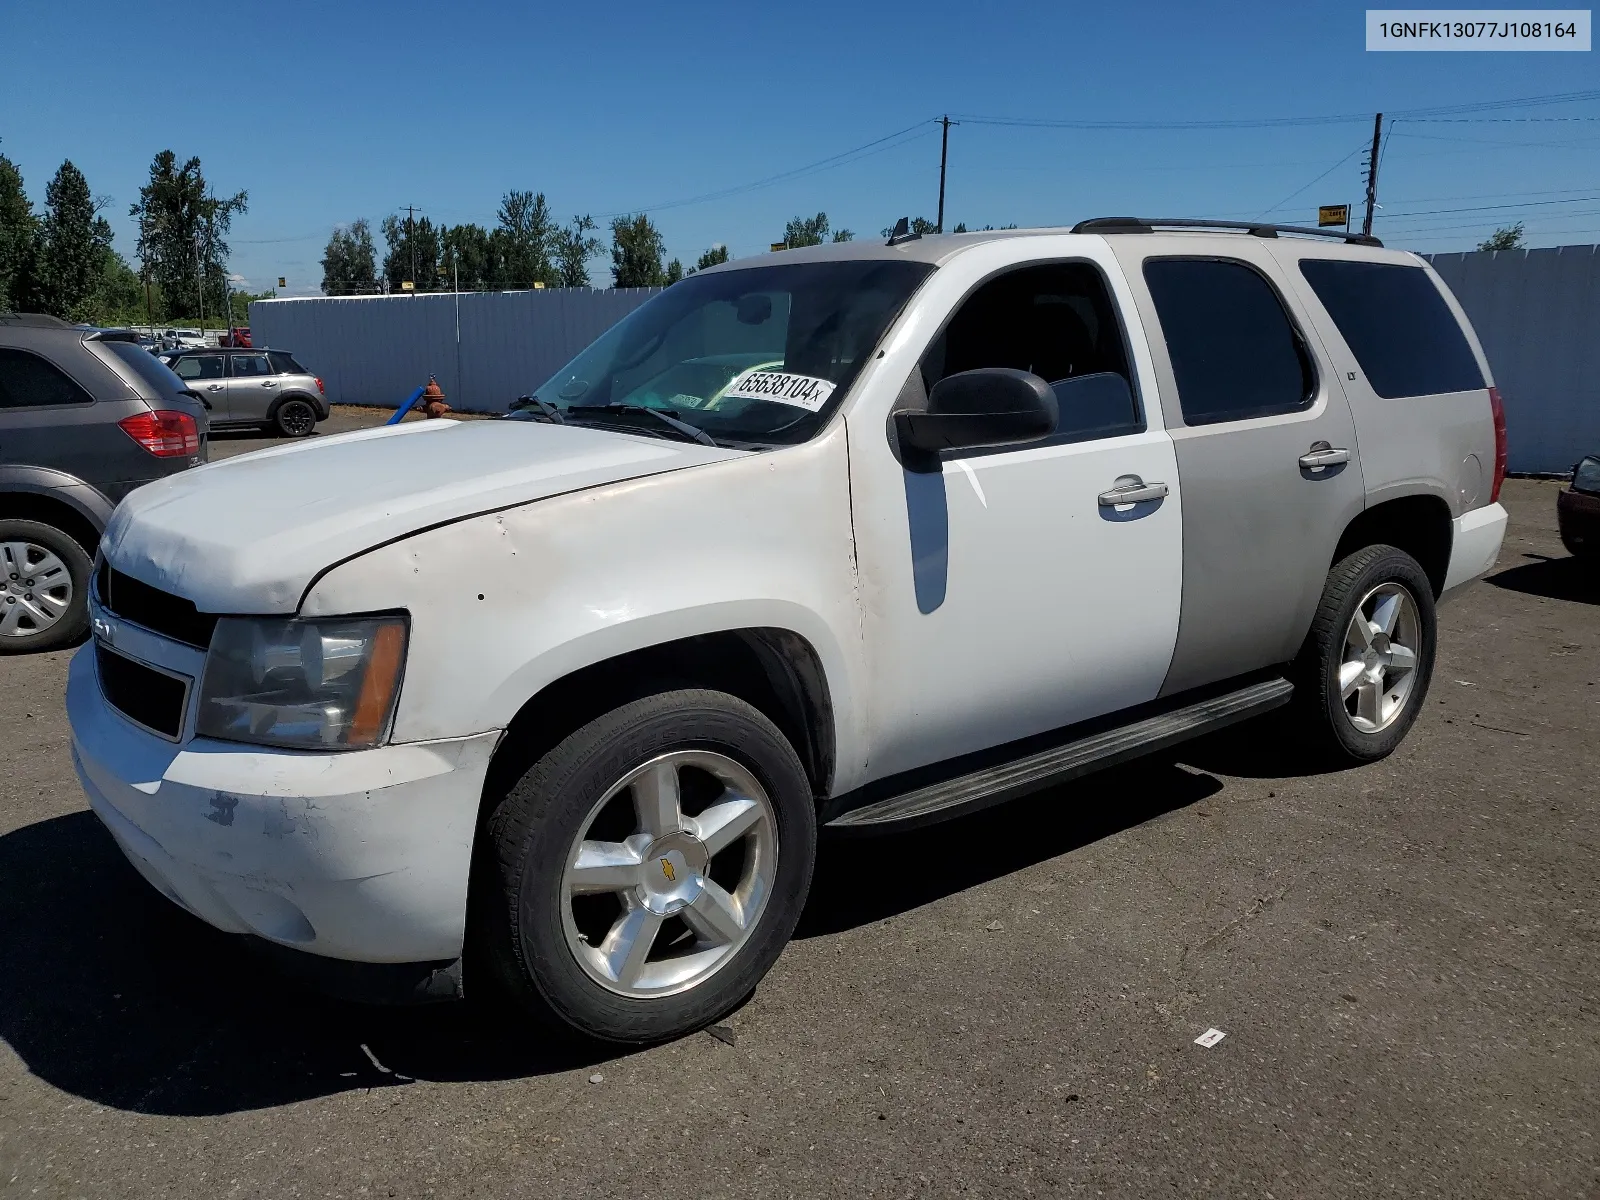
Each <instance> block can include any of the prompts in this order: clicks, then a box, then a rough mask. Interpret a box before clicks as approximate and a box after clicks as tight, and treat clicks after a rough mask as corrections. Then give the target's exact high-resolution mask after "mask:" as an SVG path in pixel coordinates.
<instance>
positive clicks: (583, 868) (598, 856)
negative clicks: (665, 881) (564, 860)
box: [569, 842, 644, 894]
mask: <svg viewBox="0 0 1600 1200" xmlns="http://www.w3.org/2000/svg"><path fill="white" fill-rule="evenodd" d="M643 865H644V859H643V858H642V857H641V856H640V854H639V851H638V850H636V849H635V848H634V847H633V846H630V845H629V844H628V843H627V842H583V843H582V844H580V845H579V847H578V858H577V861H576V862H574V863H573V864H572V867H571V870H570V871H569V878H570V879H571V886H572V890H573V891H574V892H577V893H579V894H586V893H595V892H621V891H626V890H627V889H628V888H631V887H633V886H634V885H636V884H637V883H638V882H639V870H640V868H641V867H642V866H643Z"/></svg>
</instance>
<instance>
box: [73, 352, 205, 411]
mask: <svg viewBox="0 0 1600 1200" xmlns="http://www.w3.org/2000/svg"><path fill="white" fill-rule="evenodd" d="M95 345H97V346H99V347H100V348H101V349H102V350H104V351H105V352H106V353H108V354H110V355H112V356H113V357H114V358H117V359H119V360H120V361H121V362H122V364H123V366H126V367H128V368H130V369H131V370H132V371H133V373H134V375H135V376H137V377H138V379H139V382H140V383H142V384H144V385H145V386H146V387H147V388H149V389H150V394H149V395H147V396H146V397H145V399H147V400H164V399H166V398H167V397H168V396H175V395H177V394H178V393H179V392H182V391H183V390H184V388H185V387H186V386H188V385H187V384H185V383H184V382H183V380H181V379H179V378H178V377H177V376H176V375H174V374H173V373H172V368H171V367H169V366H167V364H166V363H164V362H162V361H161V360H160V359H159V358H157V357H156V356H155V355H154V354H151V353H150V351H148V350H146V349H145V348H144V347H143V346H141V345H139V343H138V342H124V341H109V340H100V341H97V342H96V343H95Z"/></svg>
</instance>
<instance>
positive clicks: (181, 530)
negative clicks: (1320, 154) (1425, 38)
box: [67, 220, 1506, 1042]
mask: <svg viewBox="0 0 1600 1200" xmlns="http://www.w3.org/2000/svg"><path fill="white" fill-rule="evenodd" d="M1315 232H1316V231H1293V230H1283V229H1276V228H1272V227H1266V226H1251V227H1240V228H1239V229H1225V228H1219V227H1215V226H1212V227H1208V228H1206V229H1203V230H1197V229H1190V228H1187V227H1186V226H1185V224H1184V223H1183V222H1135V221H1130V220H1102V221H1096V222H1086V223H1084V224H1083V225H1080V226H1078V227H1076V228H1075V230H1073V231H1071V232H1067V231H1063V230H1035V231H1004V232H995V233H984V234H972V235H964V236H950V237H938V238H933V237H930V238H921V239H918V238H915V237H913V236H906V235H904V234H903V233H901V234H897V236H895V237H892V238H891V239H889V242H888V244H883V243H878V244H868V243H863V242H852V243H845V244H837V245H828V246H818V247H813V248H808V249H803V250H790V251H786V252H784V253H783V254H781V255H775V256H771V257H764V258H757V259H746V260H741V261H740V262H738V263H733V264H730V265H728V266H723V267H717V268H713V269H711V270H707V271H704V272H701V273H698V274H696V275H694V276H692V277H691V278H689V279H686V280H684V281H683V282H681V283H678V284H676V285H674V286H673V287H671V288H668V289H667V290H666V291H665V292H663V293H662V294H661V295H660V296H657V297H656V298H654V299H653V300H651V301H650V302H649V303H648V304H646V305H644V306H643V307H641V308H640V309H638V310H637V311H636V312H634V313H633V314H631V315H630V316H629V317H628V318H626V319H625V320H624V321H623V322H622V323H621V324H619V325H618V326H616V327H615V328H613V329H612V330H610V331H609V332H608V333H606V334H605V335H604V336H602V337H601V338H600V339H599V340H598V341H597V342H596V343H595V344H594V345H593V346H591V347H590V348H589V349H587V350H585V351H584V352H583V353H582V354H581V355H579V356H578V357H577V358H576V359H575V360H574V361H573V362H572V363H571V364H569V365H568V366H567V367H565V368H563V369H562V370H561V371H560V372H559V373H558V374H557V375H556V376H555V377H554V378H553V379H551V380H550V381H549V382H548V383H547V384H546V385H545V386H544V387H542V388H540V389H539V390H538V391H537V392H536V393H535V394H534V395H533V396H532V397H530V398H527V400H526V401H525V402H524V403H523V404H522V405H521V407H519V409H518V411H517V412H515V413H514V414H512V416H511V418H510V419H506V420H501V421H493V422H482V421H480V422H461V423H457V422H452V421H447V420H440V421H429V422H422V423H416V424H403V425H398V426H393V427H388V428H384V429H373V430H367V431H363V432H359V433H352V434H348V435H343V436H338V437H328V438H321V439H318V440H317V441H316V442H315V443H313V444H309V445H302V446H293V447H282V448H276V449H271V450H266V451H263V452H260V453H257V454H252V455H247V456H243V457H239V458H233V459H229V460H227V461H225V462H220V463H213V464H211V465H208V466H204V467H202V468H200V469H198V470H194V471H189V472H185V473H184V474H182V475H178V476H174V477H172V478H170V479H166V480H162V481H159V482H157V483H153V484H150V485H148V486H146V487H144V488H141V489H140V490H138V491H137V492H135V493H133V494H132V495H131V496H130V497H129V498H128V499H127V500H125V501H123V503H122V505H121V506H120V507H119V508H118V509H117V511H116V514H115V516H114V517H113V519H112V521H111V524H110V527H109V528H108V530H107V532H106V534H105V537H104V539H103V540H102V542H101V548H100V554H99V559H98V563H97V567H96V583H95V587H94V589H93V596H92V605H93V607H92V616H93V629H94V637H93V640H92V642H91V643H90V644H89V645H86V646H85V647H84V648H83V649H82V650H81V651H80V652H79V653H78V654H77V655H76V657H75V658H74V659H73V661H72V666H71V673H70V682H69V685H68V693H67V707H68V711H69V714H70V717H71V723H72V730H73V755H74V761H75V763H76V765H77V769H78V772H79V776H80V778H81V779H82V781H83V786H84V788H85V790H86V792H87V793H88V797H89V801H90V803H91V805H92V806H93V808H94V811H95V812H96V813H98V814H99V816H100V818H101V820H102V821H103V822H104V823H105V825H106V827H107V828H108V829H109V830H110V832H111V834H112V836H113V837H115V838H116V840H117V842H118V843H119V844H120V845H121V847H122V849H123V850H124V851H125V852H126V854H127V856H128V858H129V859H130V860H131V861H132V862H133V864H134V865H135V866H136V867H137V868H138V869H139V870H140V872H142V873H143V875H144V876H145V878H146V879H148V880H149V881H150V883H151V884H152V885H153V886H154V887H156V888H157V889H158V890H159V891H161V892H162V893H163V894H164V895H166V896H167V897H169V898H170V899H171V900H172V901H173V902H174V903H176V904H179V905H181V906H183V907H184V908H186V909H187V910H189V911H190V912H192V913H194V914H196V915H198V916H199V917H201V918H202V919H204V920H206V921H208V922H210V923H211V924H213V925H215V926H217V927H218V928H220V929H224V930H229V931H233V932H236V933H239V934H244V935H248V936H250V937H251V938H253V939H255V940H256V941H257V942H258V943H260V944H263V945H270V946H273V947H276V948H278V956H279V958H280V959H282V961H284V962H285V963H287V964H289V965H290V966H292V967H294V968H296V969H299V970H301V971H303V972H305V973H308V974H311V975H313V976H315V977H318V978H320V979H322V980H323V981H324V982H326V983H328V984H329V985H330V986H338V987H340V988H342V989H343V990H346V991H351V990H358V991H360V992H361V993H362V994H367V995H377V994H379V993H383V994H386V995H390V996H392V995H395V994H400V993H403V994H405V995H408V996H415V997H439V996H453V995H456V994H458V993H459V992H460V990H461V989H462V988H463V987H465V988H467V989H473V988H476V987H478V986H480V985H483V984H486V983H489V982H493V983H494V984H495V985H496V986H504V987H506V988H508V989H509V990H510V991H511V992H512V993H513V994H514V995H515V996H516V997H518V998H519V999H520V1000H521V1001H522V1002H523V1003H524V1004H525V1005H526V1006H527V1008H528V1009H529V1011H530V1012H532V1013H534V1014H537V1015H538V1016H540V1017H541V1018H550V1019H551V1023H552V1025H553V1026H554V1027H556V1028H568V1027H570V1028H575V1029H577V1030H579V1031H582V1032H583V1033H586V1034H589V1035H592V1036H595V1037H599V1038H604V1039H611V1040H615V1041H623V1042H629V1041H634V1042H637V1041H649V1040H652V1039H659V1038H665V1037H670V1036H673V1035H676V1034H680V1033H682V1032H684V1031H687V1030H691V1029H694V1028H697V1027H699V1026H702V1025H704V1024H706V1023H707V1022H709V1021H712V1020H715V1019H716V1018H718V1017H719V1016H721V1015H723V1014H724V1013H726V1012H728V1011H729V1010H730V1009H731V1008H732V1007H733V1006H734V1005H736V1004H737V1003H738V1002H739V1001H740V1000H741V999H742V998H743V997H745V996H746V995H747V994H748V993H749V992H750V990H751V989H752V988H753V987H754V986H755V985H756V983H757V981H759V980H760V978H761V977H762V975H763V974H764V973H765V972H766V971H767V969H768V968H769V967H770V966H771V965H772V963H773V962H774V960H775V959H776V958H777V956H778V954H779V953H780V952H781V950H782V948H783V946H784V944H785V942H786V941H787V940H788V938H789V936H790V934H791V933H792V932H793V930H794V928H795V923H796V921H797V920H798V919H799V916H800V912H801V908H802V906H803V905H804V903H805V899H806V894H807V889H808V887H809V884H810V880H811V872H812V864H813V858H814V854H815V847H816V839H817V829H818V826H820V825H824V824H834V825H840V826H851V827H855V828H863V827H870V826H878V827H883V828H885V829H892V828H893V827H894V826H896V825H908V824H913V823H917V822H926V821H932V820H939V819H943V818H947V817H951V816H955V815H959V814H962V813H965V812H970V811H971V810H973V809H974V808H978V807H982V806H984V805H989V804H993V803H996V802H998V801H1001V800H1004V799H1007V798H1009V797H1011V796H1015V795H1018V794H1020V793H1022V792H1025V791H1030V790H1034V789H1037V788H1040V787H1043V786H1045V785H1046V784H1049V783H1052V782H1055V781H1059V780H1061V779H1065V778H1070V777H1072V776H1074V775H1079V774H1083V773H1084V772H1086V771H1089V770H1093V769H1095V768H1096V767H1099V766H1104V765H1107V764H1109V763H1113V762H1117V761H1121V760H1123V759H1126V758H1128V757H1130V756H1132V755H1135V754H1139V753H1143V752H1147V751H1150V750H1153V749H1158V748H1162V747H1166V746H1170V745H1171V744H1173V743H1174V742H1176V741H1178V740H1180V739H1182V738H1184V737H1189V736H1193V735H1195V734H1197V733H1200V732H1204V731H1206V730H1210V729H1215V728H1218V727H1219V726H1221V725H1225V724H1229V723H1232V722H1235V721H1240V720H1243V719H1245V718H1248V717H1252V716H1254V715H1256V714H1258V713H1262V712H1265V711H1267V710H1268V709H1271V708H1274V707H1276V706H1280V705H1284V704H1287V703H1290V702H1293V704H1294V705H1295V711H1297V713H1298V722H1299V725H1300V728H1301V729H1303V731H1304V732H1305V733H1306V735H1307V736H1308V738H1309V739H1310V741H1311V742H1313V743H1314V744H1315V745H1317V746H1319V747H1321V752H1322V753H1326V754H1329V755H1333V756H1337V757H1339V758H1342V759H1343V760H1345V761H1351V762H1364V761H1371V760H1373V759H1377V758H1381V757H1382V756H1384V755H1386V754H1388V753H1389V752H1390V751H1391V750H1392V749H1393V748H1394V747H1395V745H1396V744H1397V743H1398V742H1399V741H1400V739H1401V738H1402V737H1403V736H1404V735H1405V733H1406V731H1407V730H1408V729H1409V728H1410V726H1411V724H1412V722H1413V720H1414V719H1415V718H1416V716H1417V714H1418V712H1419V711H1420V710H1421V707H1422V704H1423V699H1424V697H1425V695H1426V693H1427V688H1428V681H1429V677H1430V674H1431V671H1432V667H1433V660H1434V645H1435V636H1436V624H1435V615H1434V614H1435V604H1436V602H1437V601H1438V600H1440V599H1442V598H1443V597H1444V596H1445V595H1447V594H1448V593H1450V592H1452V591H1454V590H1455V589H1456V588H1457V587H1459V586H1461V585H1462V584H1464V583H1466V582H1468V581H1469V580H1471V579H1473V578H1474V577H1476V576H1478V575H1479V574H1481V573H1482V572H1483V571H1484V570H1486V569H1487V568H1488V567H1489V566H1490V565H1492V564H1493V563H1494V561H1495V558H1496V555H1497V553H1498V551H1499V547H1500V542H1501V538H1502V535H1503V532H1504V529H1505V523H1506V515H1505V511H1504V510H1503V509H1502V508H1501V507H1500V505H1499V504H1498V503H1497V502H1496V497H1497V493H1498V489H1499V485H1500V480H1501V477H1502V475H1503V473H1504V465H1505V458H1504V425H1503V422H1502V421H1501V419H1500V412H1499V398H1498V394H1497V393H1496V392H1495V391H1494V389H1493V387H1492V386H1491V379H1490V376H1489V371H1488V366H1487V363H1486V362H1485V360H1484V357H1483V353H1482V351H1481V349H1480V348H1479V346H1478V343H1477V340H1476V338H1475V337H1474V335H1473V333H1472V330H1471V328H1470V326H1469V324H1468V323H1467V321H1466V319H1465V317H1464V316H1463V314H1462V312H1461V310H1460V308H1459V306H1458V305H1457V304H1456V302H1455V300H1454V299H1453V298H1452V297H1451V296H1450V294H1449V292H1448V291H1447V290H1446V289H1445V287H1444V285H1443V284H1442V283H1440V281H1439V280H1438V278H1437V277H1436V276H1435V275H1434V274H1433V272H1432V271H1431V270H1430V269H1429V267H1428V266H1427V265H1426V264H1425V263H1424V262H1422V261H1421V260H1420V259H1418V258H1416V257H1415V256H1413V255H1410V254H1405V253H1399V252H1395V251H1388V250H1384V249H1382V248H1380V247H1379V246H1378V245H1377V244H1376V243H1375V242H1373V241H1371V239H1361V238H1359V237H1357V238H1351V239H1348V240H1344V239H1342V238H1340V239H1334V240H1329V239H1328V238H1326V237H1317V236H1296V235H1297V234H1315ZM1280 235H1282V236H1280ZM463 961H466V962H467V963H468V968H467V969H466V970H465V971H464V970H463V967H462V962H463ZM480 970H481V972H483V973H484V976H480V975H479V974H478V972H479V971H480Z"/></svg>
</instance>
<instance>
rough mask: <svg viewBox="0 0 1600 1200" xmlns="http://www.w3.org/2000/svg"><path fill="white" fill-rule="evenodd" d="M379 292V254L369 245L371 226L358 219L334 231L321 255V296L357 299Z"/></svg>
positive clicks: (362, 219) (370, 242)
mask: <svg viewBox="0 0 1600 1200" xmlns="http://www.w3.org/2000/svg"><path fill="white" fill-rule="evenodd" d="M377 288H378V252H377V250H376V249H375V248H374V247H373V245H372V226H370V225H368V224H367V222H366V219H365V218H364V217H363V218H360V219H358V220H355V221H351V222H350V224H348V225H346V226H344V227H343V228H340V227H338V226H335V227H334V230H333V233H332V234H330V235H329V237H328V245H327V247H326V248H325V249H324V250H323V251H322V293H323V295H325V296H359V295H366V294H368V293H370V292H374V291H376V290H377Z"/></svg>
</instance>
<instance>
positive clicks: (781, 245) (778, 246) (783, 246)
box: [772, 242, 789, 251]
mask: <svg viewBox="0 0 1600 1200" xmlns="http://www.w3.org/2000/svg"><path fill="white" fill-rule="evenodd" d="M788 248H789V243H788V242H773V243H772V249H773V250H774V251H778V250H787V249H788Z"/></svg>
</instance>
